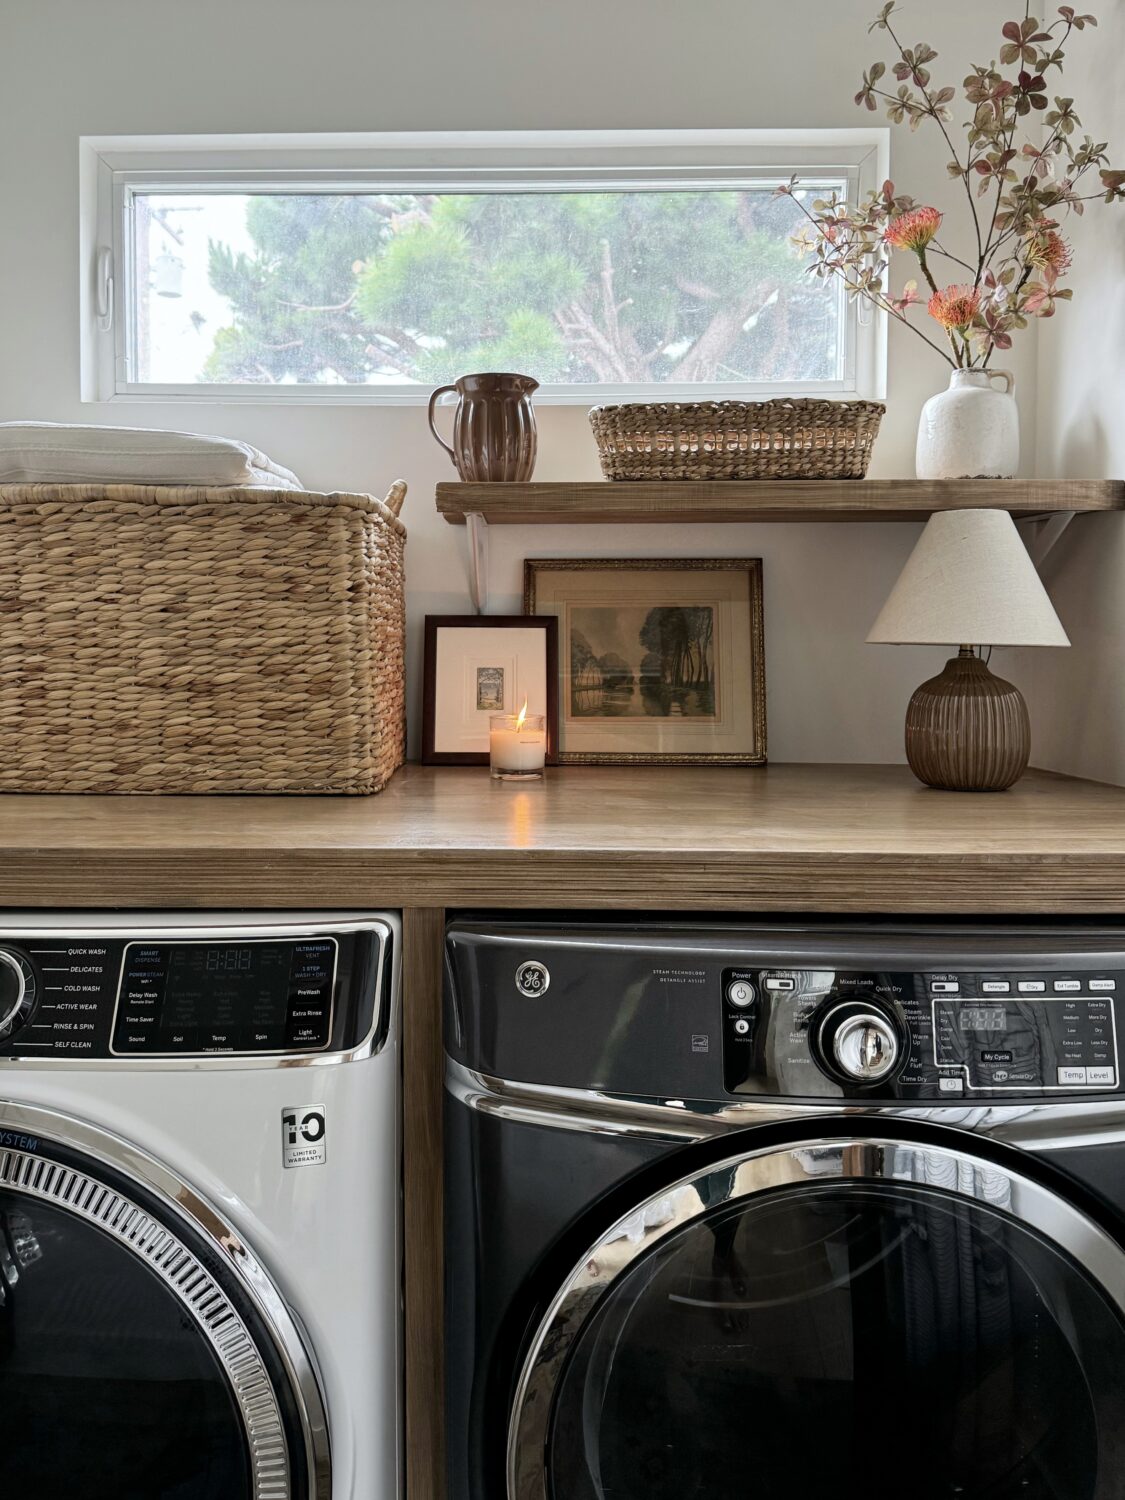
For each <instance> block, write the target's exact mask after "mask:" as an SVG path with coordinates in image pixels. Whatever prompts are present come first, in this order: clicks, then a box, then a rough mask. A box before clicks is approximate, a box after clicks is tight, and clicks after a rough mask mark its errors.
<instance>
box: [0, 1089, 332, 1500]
mask: <svg viewBox="0 0 1125 1500" xmlns="http://www.w3.org/2000/svg"><path fill="white" fill-rule="evenodd" d="M48 1132H50V1134H48ZM95 1151H96V1152H97V1154H96V1155H95V1154H93V1153H94V1152H95ZM109 1158H115V1160H113V1161H111V1160H110V1159H109ZM173 1203H175V1205H176V1206H175V1207H173V1206H172V1205H173ZM0 1413H2V1414H3V1418H2V1423H0V1493H2V1494H5V1495H7V1494H11V1495H28V1496H63V1495H74V1496H81V1497H82V1500H215V1497H217V1496H221V1497H222V1500H310V1497H313V1496H315V1497H317V1500H322V1497H327V1495H328V1494H329V1492H330V1479H329V1473H328V1464H327V1459H328V1453H327V1431H326V1427H325V1424H324V1419H323V1410H322V1408H321V1407H320V1405H319V1394H318V1393H317V1391H316V1386H315V1381H313V1380H312V1372H311V1369H310V1368H309V1367H308V1364H307V1360H306V1359H305V1355H304V1350H303V1348H302V1347H301V1345H300V1342H299V1340H298V1339H297V1335H296V1330H295V1329H294V1328H293V1325H292V1323H291V1321H290V1320H289V1317H288V1314H287V1313H286V1312H285V1309H284V1307H283V1305H282V1304H281V1301H280V1298H278V1297H277V1294H276V1292H275V1291H274V1290H273V1288H272V1286H271V1285H270V1284H269V1283H268V1281H266V1279H265V1277H264V1274H263V1273H262V1271H261V1269H260V1267H258V1266H257V1264H256V1262H254V1261H253V1259H252V1257H250V1255H249V1254H248V1252H247V1251H246V1250H245V1247H244V1246H243V1245H242V1244H241V1241H240V1240H239V1238H238V1236H237V1234H235V1233H234V1231H233V1230H231V1229H229V1228H228V1227H227V1226H226V1225H224V1224H222V1223H221V1222H220V1221H219V1220H218V1219H217V1218H216V1216H215V1215H214V1213H213V1211H211V1210H210V1209H209V1208H208V1207H207V1206H206V1205H204V1204H202V1203H201V1202H200V1201H199V1200H198V1199H197V1198H196V1197H195V1195H194V1194H193V1193H192V1192H191V1190H190V1189H189V1188H188V1187H187V1186H186V1185H185V1184H183V1183H180V1182H177V1180H176V1179H174V1178H171V1177H170V1175H169V1174H168V1173H167V1172H166V1171H165V1169H163V1168H162V1167H160V1166H159V1165H158V1164H157V1163H155V1162H153V1161H151V1159H150V1158H147V1157H145V1156H143V1155H142V1154H141V1153H139V1152H136V1151H133V1150H131V1149H130V1148H128V1147H126V1146H125V1145H124V1144H123V1143H121V1142H119V1141H117V1140H116V1139H115V1138H114V1137H111V1136H108V1135H105V1134H104V1133H103V1132H101V1131H96V1130H93V1129H92V1128H91V1127H89V1126H86V1125H84V1124H82V1123H81V1122H79V1121H72V1120H68V1119H66V1118H65V1117H63V1116H59V1115H57V1114H55V1113H53V1112H52V1111H47V1110H39V1109H32V1108H25V1107H22V1106H15V1105H0Z"/></svg>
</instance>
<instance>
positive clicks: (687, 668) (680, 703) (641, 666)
mask: <svg viewBox="0 0 1125 1500" xmlns="http://www.w3.org/2000/svg"><path fill="white" fill-rule="evenodd" d="M669 575H675V576H674V577H670V576H669ZM524 612H525V614H528V615H554V616H555V617H556V618H557V619H558V622H559V627H558V628H559V674H558V677H559V715H558V744H559V753H558V760H559V763H560V764H561V765H574V766H611V765H693V766H695V765H726V766H764V765H765V764H766V663H765V629H764V620H763V607H762V560H761V558H758V557H749V558H746V557H741V558H739V557H732V558H727V557H721V558H720V557H715V558H678V557H677V558H528V559H527V560H526V561H525V562H524Z"/></svg>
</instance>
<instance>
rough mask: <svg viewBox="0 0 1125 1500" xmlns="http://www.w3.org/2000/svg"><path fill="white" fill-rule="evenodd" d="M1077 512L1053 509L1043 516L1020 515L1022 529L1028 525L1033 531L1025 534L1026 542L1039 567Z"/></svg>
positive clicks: (1019, 524) (1019, 522) (1032, 558)
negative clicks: (1028, 534)
mask: <svg viewBox="0 0 1125 1500" xmlns="http://www.w3.org/2000/svg"><path fill="white" fill-rule="evenodd" d="M1076 514H1077V512H1076V511H1073V510H1053V511H1048V512H1047V513H1046V514H1045V515H1042V516H1021V517H1020V519H1019V521H1018V522H1017V523H1016V524H1017V525H1018V526H1019V527H1020V528H1021V529H1022V528H1024V527H1026V528H1027V529H1028V531H1030V533H1031V534H1030V536H1027V535H1025V537H1024V543H1025V545H1026V546H1027V550H1028V552H1029V553H1030V554H1031V560H1032V562H1033V563H1034V564H1035V566H1036V567H1037V568H1041V567H1042V566H1043V564H1044V562H1045V561H1046V560H1047V554H1048V553H1049V552H1050V551H1051V550H1052V549H1053V548H1054V546H1055V544H1056V542H1057V541H1058V540H1059V538H1060V537H1061V536H1062V534H1063V532H1064V531H1065V530H1066V528H1067V527H1068V526H1069V525H1070V523H1071V521H1073V520H1074V517H1075V515H1076Z"/></svg>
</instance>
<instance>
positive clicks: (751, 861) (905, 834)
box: [0, 765, 1125, 913]
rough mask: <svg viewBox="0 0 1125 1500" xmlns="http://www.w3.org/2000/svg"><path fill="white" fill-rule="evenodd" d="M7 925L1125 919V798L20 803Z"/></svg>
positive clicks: (702, 785)
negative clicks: (381, 912) (263, 914)
mask: <svg viewBox="0 0 1125 1500" xmlns="http://www.w3.org/2000/svg"><path fill="white" fill-rule="evenodd" d="M0 904H3V905H5V906H9V907H20V906H84V905H85V906H90V905H93V906H114V905H121V906H134V907H138V906H170V907H208V906H210V907H218V906H248V907H268V906H300V907H305V908H309V907H331V906H340V905H346V906H352V907H354V906H356V905H371V906H392V907H398V906H402V907H415V906H421V907H450V906H470V905H471V906H485V905H491V906H498V907H511V908H525V909H526V908H533V907H569V908H572V909H581V908H589V909H604V908H613V907H641V908H648V909H660V908H664V909H679V910H691V909H693V908H695V909H699V910H733V911H738V910H742V911H756V910H757V911H785V910H789V911H839V912H927V911H930V912H963V913H986V912H991V913H1001V912H1044V913H1050V912H1059V913H1062V912H1091V913H1096V912H1101V913H1106V912H1125V789H1123V788H1120V787H1112V786H1104V785H1101V784H1100V783H1097V782H1090V781H1078V780H1072V779H1069V778H1067V777H1062V776H1055V775H1051V774H1049V773H1046V772H1030V773H1029V774H1028V775H1027V776H1025V777H1024V778H1023V779H1022V780H1021V781H1019V782H1017V784H1016V785H1015V786H1014V787H1013V788H1012V789H1011V790H1010V791H1007V792H1001V793H995V794H992V795H987V794H972V793H955V792H940V791H935V790H933V789H930V788H926V787H923V786H921V785H920V784H919V783H918V782H917V781H916V780H915V779H914V777H913V776H912V775H911V774H910V772H909V770H907V768H906V767H905V766H823V765H815V766H814V765H773V766H770V767H768V768H766V769H717V768H710V767H701V768H697V767H670V768H664V767H640V768H628V767H604V768H603V767H599V768H582V767H565V768H554V769H551V770H549V771H548V773H547V775H546V777H545V778H544V780H543V781H542V782H539V783H535V784H533V785H509V784H507V783H505V782H494V781H492V780H490V778H489V775H488V772H487V769H486V768H484V767H475V766H474V767H449V768H446V767H422V766H406V767H404V768H403V769H402V770H401V771H399V772H398V774H397V775H396V776H395V777H394V779H393V780H392V782H391V783H390V785H389V786H388V787H387V789H386V790H385V791H384V792H382V793H381V794H380V795H379V796H376V797H367V798H324V797H289V798H285V797H224V798H209V797H130V798H124V797H56V796H43V797H27V796H6V797H0Z"/></svg>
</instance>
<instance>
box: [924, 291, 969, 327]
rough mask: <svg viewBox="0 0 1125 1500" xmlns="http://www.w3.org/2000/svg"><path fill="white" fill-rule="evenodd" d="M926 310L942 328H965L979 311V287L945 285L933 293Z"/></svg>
mask: <svg viewBox="0 0 1125 1500" xmlns="http://www.w3.org/2000/svg"><path fill="white" fill-rule="evenodd" d="M926 311H927V312H928V313H929V315H930V317H931V318H936V319H937V321H938V322H939V323H940V324H941V326H942V327H943V328H952V329H956V330H957V331H958V332H960V331H962V330H964V329H966V328H968V327H969V325H970V324H971V323H972V321H973V319H974V318H975V317H976V315H977V313H978V312H979V311H980V289H979V288H978V287H975V286H967V285H964V286H956V285H955V286H947V287H944V288H943V289H942V290H941V291H937V292H935V293H934V294H933V296H932V297H931V298H930V300H929V301H928V302H927V303H926Z"/></svg>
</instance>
